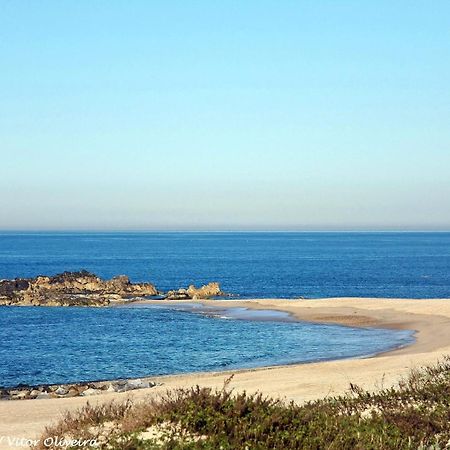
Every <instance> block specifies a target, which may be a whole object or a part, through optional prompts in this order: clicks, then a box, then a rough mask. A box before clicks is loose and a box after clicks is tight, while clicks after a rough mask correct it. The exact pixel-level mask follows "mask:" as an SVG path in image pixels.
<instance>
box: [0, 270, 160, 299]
mask: <svg viewBox="0 0 450 450" xmlns="http://www.w3.org/2000/svg"><path fill="white" fill-rule="evenodd" d="M157 294H158V291H157V289H156V288H155V286H154V285H153V284H151V283H131V282H130V280H129V278H128V277H127V276H125V275H119V276H117V277H114V278H112V279H111V280H106V281H105V280H102V279H101V278H99V277H97V275H95V274H93V273H90V272H87V271H85V270H82V271H80V272H64V273H61V274H59V275H55V276H38V277H36V278H16V279H14V280H1V281H0V305H36V306H38V305H39V306H40V305H45V306H106V305H108V304H109V303H110V302H111V301H114V300H121V299H125V298H127V297H133V296H139V297H143V296H151V295H157Z"/></svg>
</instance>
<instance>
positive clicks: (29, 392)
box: [0, 378, 161, 400]
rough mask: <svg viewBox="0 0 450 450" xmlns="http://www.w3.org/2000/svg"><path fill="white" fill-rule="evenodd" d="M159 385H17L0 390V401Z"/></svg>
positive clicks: (119, 382) (122, 382)
mask: <svg viewBox="0 0 450 450" xmlns="http://www.w3.org/2000/svg"><path fill="white" fill-rule="evenodd" d="M160 384H161V383H155V382H154V381H151V380H148V379H146V378H144V379H140V378H139V379H133V380H116V381H97V382H91V383H72V384H50V385H39V386H25V385H19V386H16V387H14V388H0V400H30V399H43V398H68V397H88V396H91V395H98V394H105V393H109V392H127V391H132V390H134V389H144V388H151V387H154V386H159V385H160Z"/></svg>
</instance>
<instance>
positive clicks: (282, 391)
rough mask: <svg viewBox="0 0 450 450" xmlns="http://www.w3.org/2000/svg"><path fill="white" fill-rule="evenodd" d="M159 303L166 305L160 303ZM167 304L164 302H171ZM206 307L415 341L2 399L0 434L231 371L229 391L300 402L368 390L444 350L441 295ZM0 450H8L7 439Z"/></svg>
mask: <svg viewBox="0 0 450 450" xmlns="http://www.w3.org/2000/svg"><path fill="white" fill-rule="evenodd" d="M157 303H158V304H163V303H164V302H161V301H158V302H157ZM174 303H175V302H174V301H171V302H170V304H174ZM201 303H202V304H205V305H214V306H220V307H246V308H255V309H272V310H278V311H285V312H289V313H290V314H292V315H293V316H294V317H295V318H296V319H298V320H306V321H311V322H320V323H334V324H341V325H347V326H358V327H387V328H395V329H408V330H415V331H416V333H415V337H416V342H415V343H414V344H412V345H409V346H407V347H404V348H400V349H396V350H393V351H389V352H385V353H382V354H380V355H377V356H375V357H368V358H361V359H346V360H338V361H328V362H320V363H309V364H296V365H290V366H277V367H266V368H260V369H252V370H240V371H233V372H217V373H202V374H188V375H177V376H165V377H155V378H154V380H155V381H158V382H162V383H163V385H162V386H159V387H155V388H150V389H142V390H137V391H133V392H131V393H123V394H119V393H110V394H104V395H98V396H94V397H90V398H88V399H87V398H83V397H76V398H61V399H42V400H23V401H1V402H0V437H1V436H4V437H8V436H9V437H13V436H14V437H18V438H36V437H38V436H39V435H40V433H41V432H42V430H43V429H44V427H45V425H47V424H49V423H51V422H53V421H55V420H57V419H58V417H59V416H60V414H61V413H62V412H63V411H66V410H72V411H73V410H76V409H77V408H79V407H81V406H82V405H84V404H85V403H86V402H87V401H89V402H90V403H97V402H107V401H110V400H112V399H115V400H122V399H125V398H126V397H128V396H131V397H133V398H136V399H141V398H144V397H146V396H149V395H150V396H155V395H159V394H160V393H162V392H165V391H166V390H167V389H170V388H176V387H187V386H192V385H195V384H199V385H201V386H211V387H219V388H220V387H222V385H223V382H224V380H225V379H227V378H228V377H229V376H230V374H231V373H233V374H234V378H233V380H232V382H231V384H230V387H232V388H234V389H235V390H247V391H252V392H254V391H261V392H263V393H265V394H268V395H270V396H276V397H281V398H284V399H286V400H294V401H296V402H304V401H308V400H311V399H316V398H320V397H325V396H327V395H336V394H340V393H343V392H345V391H346V390H347V389H348V387H349V383H350V382H352V383H356V384H358V385H361V386H362V387H365V388H367V389H377V388H380V387H388V386H390V385H393V384H395V383H396V382H398V381H399V379H400V378H401V377H403V376H404V375H406V374H407V373H408V371H409V370H410V369H411V368H413V367H419V366H422V365H426V364H430V363H434V362H436V361H437V360H438V359H439V358H442V357H443V356H444V355H447V354H449V355H450V301H449V300H445V299H431V300H430V299H427V300H416V299H375V298H373V299H372V298H331V299H317V300H277V299H263V300H248V301H236V300H221V301H216V300H214V301H202V302H201ZM0 448H10V447H9V446H8V444H7V442H6V438H4V439H3V441H1V442H0Z"/></svg>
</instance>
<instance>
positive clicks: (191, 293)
mask: <svg viewBox="0 0 450 450" xmlns="http://www.w3.org/2000/svg"><path fill="white" fill-rule="evenodd" d="M222 295H225V293H224V292H222V291H221V289H220V285H219V283H215V282H213V283H208V284H205V285H204V286H202V287H200V288H196V287H195V286H194V285H192V284H191V285H190V286H189V287H188V288H187V289H178V290H176V291H169V292H168V293H167V294H166V297H165V298H166V299H168V300H198V299H202V298H203V299H205V298H210V297H219V296H222Z"/></svg>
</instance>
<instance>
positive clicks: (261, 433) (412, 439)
mask: <svg viewBox="0 0 450 450" xmlns="http://www.w3.org/2000/svg"><path fill="white" fill-rule="evenodd" d="M45 436H59V437H66V438H67V437H72V438H74V437H75V438H77V439H79V438H81V437H83V438H86V439H87V438H91V439H92V438H95V439H97V440H98V445H99V447H100V448H105V449H107V448H109V449H123V450H126V449H129V450H132V449H136V450H137V449H139V450H141V449H142V450H149V449H180V450H181V449H211V450H212V449H224V450H225V449H249V450H254V449H255V450H256V449H283V450H284V449H325V448H326V449H336V450H338V449H339V450H342V449H383V450H384V449H420V448H421V449H436V450H437V449H444V448H449V447H450V445H449V444H448V443H449V442H450V360H449V359H445V360H444V361H443V362H440V363H438V364H436V365H435V366H432V367H428V368H425V369H421V370H415V371H413V372H411V374H410V375H409V377H408V378H406V379H405V380H403V381H402V382H401V383H400V384H399V386H397V387H395V388H389V389H384V390H381V391H378V392H375V393H371V392H368V391H365V390H363V389H361V388H359V387H357V386H354V385H351V387H350V391H349V392H348V393H347V394H346V395H344V396H339V397H332V398H326V399H323V400H316V401H313V402H309V403H306V404H304V405H296V404H294V403H289V404H286V403H283V402H282V401H280V400H274V399H271V398H268V397H265V396H263V395H262V394H252V395H250V394H246V393H234V392H233V391H232V390H229V389H228V385H225V386H224V388H223V389H221V390H217V391H215V390H211V389H208V388H201V387H198V386H197V387H194V388H191V389H181V390H175V391H171V392H168V393H167V394H166V395H165V396H164V397H163V398H161V399H158V400H148V401H146V402H142V403H137V404H133V403H132V402H130V401H128V402H126V403H123V404H114V403H113V404H109V405H106V406H104V405H103V406H95V407H94V406H87V407H85V408H83V409H82V410H81V411H79V412H78V413H76V414H67V415H66V416H65V417H64V418H63V419H62V420H61V421H60V423H59V424H57V425H56V426H55V427H51V428H48V429H47V430H46V433H45ZM41 442H42V440H41ZM43 448H44V447H43ZM46 448H48V447H46Z"/></svg>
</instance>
